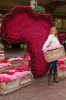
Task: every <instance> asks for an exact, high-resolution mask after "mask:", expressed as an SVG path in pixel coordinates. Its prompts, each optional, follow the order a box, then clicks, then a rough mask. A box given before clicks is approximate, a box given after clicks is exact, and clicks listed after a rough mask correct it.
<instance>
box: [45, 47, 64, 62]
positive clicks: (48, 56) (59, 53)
mask: <svg viewBox="0 0 66 100" xmlns="http://www.w3.org/2000/svg"><path fill="white" fill-rule="evenodd" d="M44 56H45V60H46V61H47V62H52V61H55V60H58V59H61V58H64V57H65V51H64V47H62V48H58V49H54V50H51V51H47V52H45V53H44Z"/></svg>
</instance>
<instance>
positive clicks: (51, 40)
mask: <svg viewBox="0 0 66 100" xmlns="http://www.w3.org/2000/svg"><path fill="white" fill-rule="evenodd" d="M57 36H58V31H57V29H56V27H52V28H51V29H50V35H49V36H48V39H47V40H46V42H45V44H44V45H43V48H42V50H43V52H45V49H46V47H47V46H49V47H54V46H56V45H61V44H60V42H59V40H58V38H57ZM52 71H53V81H54V82H57V83H58V80H57V77H56V76H57V60H55V61H52V62H50V69H49V77H48V85H50V84H51V75H52Z"/></svg>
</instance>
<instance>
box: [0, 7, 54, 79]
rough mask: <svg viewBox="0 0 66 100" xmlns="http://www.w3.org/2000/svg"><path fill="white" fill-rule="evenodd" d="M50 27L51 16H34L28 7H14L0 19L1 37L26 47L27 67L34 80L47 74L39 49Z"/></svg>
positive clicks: (51, 24)
mask: <svg viewBox="0 0 66 100" xmlns="http://www.w3.org/2000/svg"><path fill="white" fill-rule="evenodd" d="M16 14H17V16H16ZM13 16H14V17H13ZM15 26H16V28H15ZM52 26H54V24H53V21H52V16H51V14H43V13H37V14H36V13H35V12H33V10H32V8H31V7H29V6H15V7H14V8H12V10H11V11H10V12H9V13H7V14H6V15H5V16H4V17H3V18H2V21H1V34H2V37H3V38H4V39H5V40H6V41H7V42H8V43H20V42H22V43H23V44H26V45H27V52H28V53H29V55H30V61H29V67H30V68H31V69H32V73H33V76H34V78H40V77H42V76H43V75H45V74H46V73H47V72H48V69H49V64H48V63H47V62H46V61H45V59H44V55H43V52H42V51H41V48H42V47H43V44H44V43H45V41H46V39H47V37H48V35H49V32H50V28H51V27H52ZM23 60H28V59H23Z"/></svg>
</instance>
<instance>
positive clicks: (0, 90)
mask: <svg viewBox="0 0 66 100" xmlns="http://www.w3.org/2000/svg"><path fill="white" fill-rule="evenodd" d="M31 83H32V74H30V75H26V76H25V77H21V78H18V79H16V80H13V81H11V82H8V83H4V82H3V83H2V82H0V95H4V94H7V93H10V92H13V91H15V90H17V89H19V88H21V87H24V86H26V85H29V84H31Z"/></svg>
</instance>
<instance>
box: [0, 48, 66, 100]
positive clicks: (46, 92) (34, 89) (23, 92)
mask: <svg viewBox="0 0 66 100" xmlns="http://www.w3.org/2000/svg"><path fill="white" fill-rule="evenodd" d="M25 53H27V52H26V51H22V50H16V51H15V50H9V51H6V52H5V56H6V58H10V57H17V56H21V57H23V55H24V54H25ZM47 79H48V77H47V75H46V76H44V77H43V78H40V79H34V80H33V83H32V84H31V85H29V86H26V87H23V88H20V89H19V90H17V91H14V92H12V93H9V94H6V95H4V96H0V100H66V78H62V79H60V80H59V83H53V82H52V84H51V85H50V86H48V85H47Z"/></svg>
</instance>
